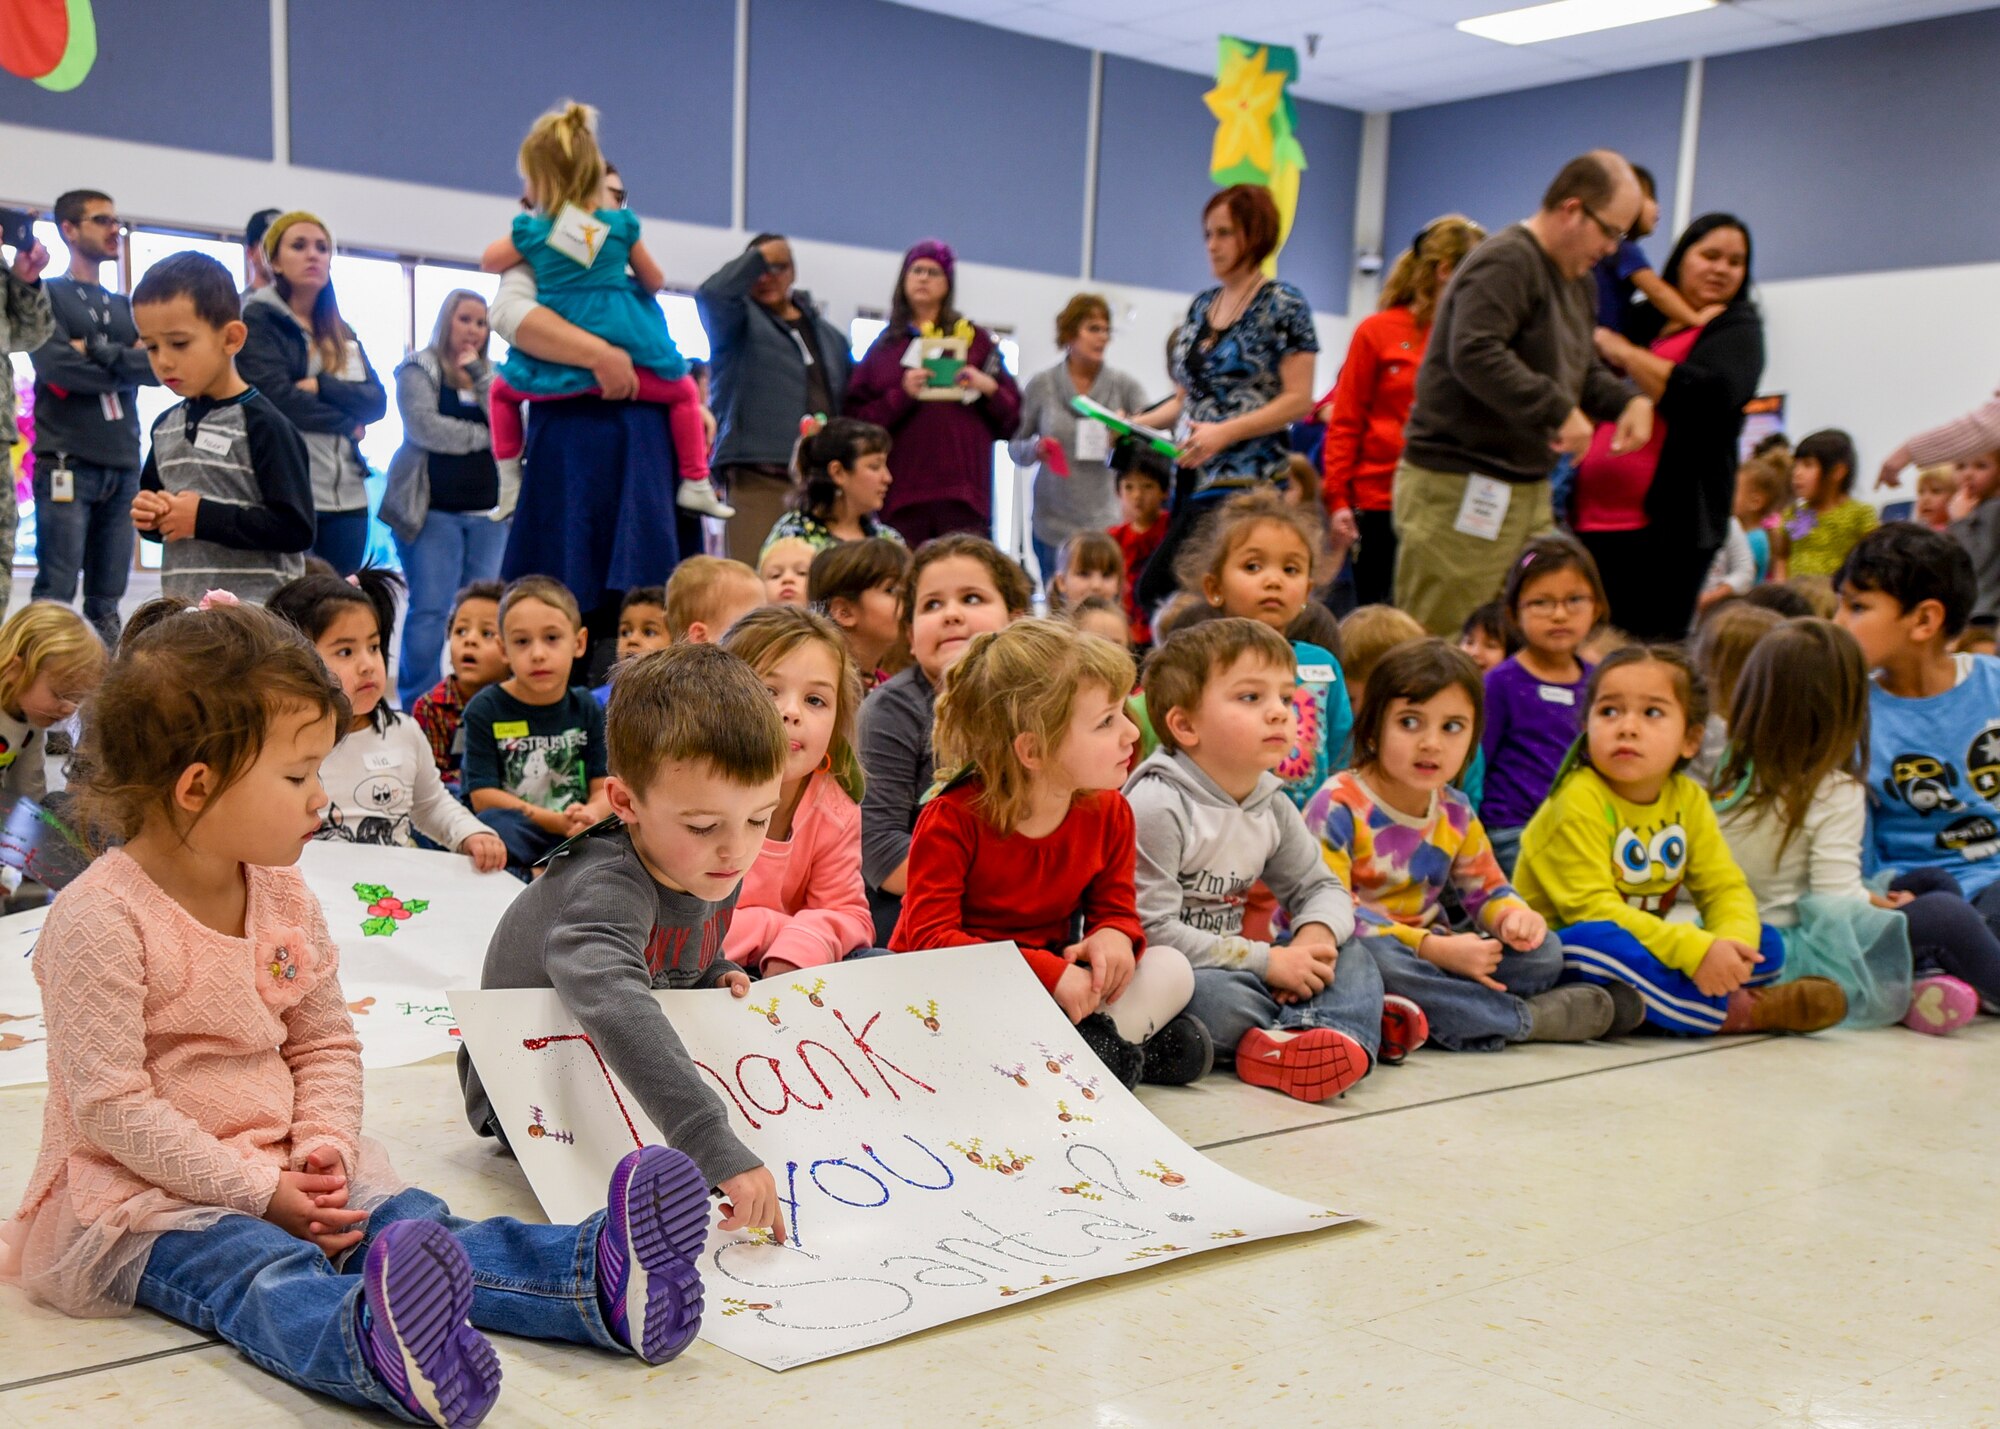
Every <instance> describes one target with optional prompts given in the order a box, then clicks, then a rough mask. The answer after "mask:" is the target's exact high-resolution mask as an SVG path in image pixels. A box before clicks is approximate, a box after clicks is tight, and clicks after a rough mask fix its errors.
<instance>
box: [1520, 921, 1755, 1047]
mask: <svg viewBox="0 0 2000 1429" xmlns="http://www.w3.org/2000/svg"><path fill="white" fill-rule="evenodd" d="M1556 936H1557V937H1558V938H1559V939H1560V940H1561V941H1562V947H1563V981H1564V982H1588V983H1595V984H1596V985H1597V986H1599V987H1602V986H1604V985H1605V984H1606V983H1609V982H1622V983H1629V984H1630V985H1631V986H1633V987H1635V988H1637V989H1638V990H1639V996H1640V998H1641V999H1643V1000H1644V1002H1645V1004H1646V1021H1647V1022H1648V1023H1650V1024H1651V1025H1652V1026H1654V1027H1657V1028H1659V1029H1660V1030H1661V1031H1663V1032H1678V1033H1679V1034H1681V1035H1682V1036H1684V1037H1712V1036H1714V1035H1715V1034H1716V1033H1718V1032H1720V1031H1721V1030H1722V1024H1723V1021H1724V1019H1725V1018H1727V1017H1728V1015H1729V999H1728V998H1727V997H1710V996H1709V995H1708V994H1707V993H1705V992H1703V991H1702V990H1701V989H1700V988H1698V987H1696V986H1695V985H1694V979H1693V978H1691V977H1689V976H1688V975H1687V974H1686V973H1684V972H1682V971H1681V970H1680V969H1678V968H1670V967H1668V966H1667V965H1666V964H1665V963H1663V962H1661V961H1660V960H1659V959H1658V958H1656V957H1654V956H1653V955H1652V954H1651V953H1650V952H1648V951H1647V950H1646V945H1645V944H1644V943H1642V942H1640V941H1639V940H1638V939H1637V938H1635V937H1633V936H1632V935H1631V934H1630V933H1628V932H1626V931H1625V930H1624V929H1623V928H1621V927H1619V926H1618V925H1617V924H1616V923H1613V922H1611V921H1610V920H1609V919H1606V920H1604V921H1603V922H1593V923H1578V924H1575V925H1574V926H1572V927H1568V928H1562V929H1559V930H1558V931H1557V933H1556ZM1757 951H1758V952H1759V953H1760V954H1762V955H1763V959H1764V960H1763V961H1762V962H1760V963H1758V964H1757V971H1756V972H1754V973H1752V974H1751V975H1750V981H1749V982H1748V983H1746V984H1745V986H1746V987H1762V986H1764V985H1765V984H1766V983H1773V982H1776V981H1777V980H1778V978H1779V977H1780V976H1781V975H1782V974H1783V973H1784V971H1785V940H1784V939H1783V938H1781V937H1779V936H1778V930H1777V929H1776V928H1773V927H1771V926H1770V925H1768V924H1766V925H1765V927H1764V930H1763V936H1762V937H1761V938H1759V940H1758V943H1757Z"/></svg>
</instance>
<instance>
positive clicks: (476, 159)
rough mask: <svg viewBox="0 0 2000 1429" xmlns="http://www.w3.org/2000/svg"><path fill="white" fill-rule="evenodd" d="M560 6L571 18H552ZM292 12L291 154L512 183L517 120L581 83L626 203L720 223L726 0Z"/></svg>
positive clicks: (403, 175)
mask: <svg viewBox="0 0 2000 1429" xmlns="http://www.w3.org/2000/svg"><path fill="white" fill-rule="evenodd" d="M255 6H256V8H257V9H258V10H259V11H260V12H261V11H263V10H264V8H265V6H264V4H263V0H255ZM162 8H163V9H165V8H174V9H179V8H180V7H179V6H174V7H165V6H163V7H162ZM559 14H567V15H570V16H572V17H574V18H575V19H576V21H577V23H578V24H579V25H580V26H581V27H582V28H581V31H580V32H579V33H577V34H573V35H567V36H564V35H558V34H556V33H553V32H552V31H551V28H550V27H551V23H552V17H553V16H556V15H559ZM290 17H291V21H290V23H291V129H292V162H293V163H295V164H304V165H308V166H311V167H314V168H322V169H336V170H339V171H341V172H343V173H355V174H370V175H377V176H380V177H383V178H390V179H404V180H408V181H409V182H412V183H421V184H438V185H443V186H448V187H452V188H461V189H473V190H477V191H479V192H482V193H497V194H518V193H519V192H520V191H521V181H520V179H519V178H518V177H517V176H516V174H515V170H514V156H515V151H516V150H517V148H518V147H519V145H520V141H521V138H522V136H524V135H525V134H526V133H527V132H528V126H529V125H530V124H531V123H533V122H534V119H535V116H536V115H538V114H540V113H541V112H542V111H543V110H545V109H548V108H550V107H552V106H553V105H554V104H556V103H557V102H558V101H560V100H564V99H581V100H584V101H586V102H588V103H591V104H595V105H597V106H598V108H599V109H601V110H602V111H603V137H604V147H605V151H606V152H607V153H608V154H609V155H610V156H611V158H612V159H613V160H614V161H616V163H617V164H618V168H619V172H620V173H621V174H622V175H623V176H624V178H625V181H626V184H627V186H628V188H629V189H630V191H631V193H632V196H633V202H634V204H635V206H637V207H639V208H641V209H643V210H644V211H645V212H647V213H653V214H660V215H662V216H665V217H669V218H677V219H684V220H686V221H688V222H690V223H707V224H715V225H717V226H721V227H726V226H727V225H728V223H729V188H730V181H729V162H730V122H731V114H732V113H733V105H732V99H731V96H732V93H733V90H734V84H735V76H734V74H733V70H732V66H731V63H730V55H731V53H732V51H733V49H734V47H735V35H736V7H735V5H734V3H733V0H674V3H673V4H672V5H671V6H661V5H657V4H653V3H650V0H591V3H590V4H589V5H588V6H587V7H583V8H578V7H574V6H572V7H567V8H565V7H561V6H554V5H550V4H549V3H547V0H482V3H481V4H479V5H476V6H464V5H442V4H436V3H429V0H420V3H414V4H413V3H410V2H409V0H291V4H290ZM268 68H269V66H268V63H267V64H266V66H265V70H266V71H268ZM817 88H818V86H815V89H817ZM205 98H206V96H205V95H204V99H205ZM268 127H269V126H268V125H267V126H266V128H267V130H268ZM495 236H496V237H498V236H499V235H497V234H496V235H495Z"/></svg>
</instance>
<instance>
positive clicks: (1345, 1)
mask: <svg viewBox="0 0 2000 1429" xmlns="http://www.w3.org/2000/svg"><path fill="white" fill-rule="evenodd" d="M895 3H897V4H902V5H907V6H910V7H911V8H913V9H918V10H930V11H934V12H936V13H938V14H943V15H951V16H955V17H956V18H958V19H961V20H974V21H977V22H978V23H980V24H983V25H997V26H999V27H1000V28H1002V29H1007V30H1018V31H1020V32H1021V33H1022V34H1027V35H1038V36H1040V37H1042V38H1043V39H1049V40H1062V41H1064V42H1066V43H1069V44H1074V45H1082V46H1084V47H1085V48H1087V49H1096V50H1103V51H1105V52H1106V53H1107V54H1117V55H1126V56H1129V57H1131V58H1133V59H1141V60H1147V61H1149V62H1151V63H1153V64H1160V65H1167V66H1170V67H1172V68H1174V69H1184V70H1190V71H1193V72H1194V73H1197V74H1213V73H1214V72H1215V40H1216V36H1217V34H1218V33H1223V32H1226V33H1228V34H1232V35H1238V36H1241V37H1243V38H1245V39H1252V40H1262V41H1265V42H1267V43H1269V44H1287V45H1291V46H1293V47H1295V48H1296V49H1297V50H1298V52H1299V63H1300V69H1301V74H1300V76H1299V82H1298V83H1297V84H1296V85H1295V86H1294V87H1293V89H1294V92H1295V93H1296V94H1298V95H1300V96H1301V97H1303V98H1307V99H1319V100H1324V101H1326V102H1327V103H1330V104H1344V105H1346V106H1348V107H1349V108H1352V109H1362V110H1376V109H1408V108H1411V107H1413V106H1416V105H1420V104H1437V103H1440V102H1443V101H1445V100H1452V99H1469V98H1471V97H1473V96H1474V95H1480V94H1497V93H1500V92H1501V91H1504V90H1510V89H1529V88H1532V87H1534V86H1536V85H1541V84H1555V83H1558V82H1560V81H1562V80H1568V79H1583V78H1586V77H1588V76H1590V75H1599V74H1612V73H1615V72H1617V71H1619V70H1628V69H1640V68H1643V67H1645V66H1647V65H1656V64H1666V63H1670V62H1672V61H1675V60H1686V59H1692V58H1693V57H1694V56H1696V55H1714V54H1726V53H1728V52H1730V51H1732V50H1752V49H1760V48H1762V47H1764V46H1766V45H1784V44H1791V43H1792V42H1794V41H1797V40H1809V39H1812V38H1813V37H1814V36H1816V35H1838V34H1844V33H1847V32H1850V31H1854V30H1872V29H1878V28H1880V27H1882V26H1884V25H1895V24H1901V23H1904V22H1906V21H1910V20H1923V19H1929V18H1931V17H1933V16H1938V15H1954V14H1960V13H1963V12H1965V11H1969V10H1986V9H1992V8H1995V6H1994V4H1993V0H1724V3H1723V4H1721V5H1720V6H1718V7H1717V8H1715V9H1713V10H1706V11H1703V12H1701V13H1698V14H1694V15H1682V16H1678V17H1676V18H1673V19H1668V20H1655V21H1652V22H1651V23H1649V24H1644V25H1630V26H1626V27H1624V28H1622V29H1616V30H1603V31H1600V32H1598V33H1596V34H1592V35H1578V36H1576V37H1574V38H1572V39H1567V40H1551V41H1548V42H1546V43H1544V44H1539V45H1526V46H1520V47H1516V46H1512V45H1503V44H1500V43H1499V42H1498V41H1495V40H1483V39H1480V38H1478V37H1476V36H1473V35H1466V34H1461V33H1460V32H1459V31H1457V30H1455V29H1453V28H1452V27H1453V25H1454V24H1455V23H1456V22H1458V21H1459V20H1464V19H1469V18H1470V17H1472V16H1474V15H1485V14H1490V13H1492V12H1493V11H1495V10H1509V9H1513V8H1515V7H1516V6H1517V5H1519V4H1525V3H1530V0H1368V3H1364V0H1228V3H1226V4H1225V3H1219V0H1205V3H1204V2H1203V0H895ZM1308 34H1317V35H1318V36H1319V37H1320V41H1319V52H1318V54H1317V55H1314V56H1310V57H1309V56H1308V55H1307V54H1306V36H1307V35H1308Z"/></svg>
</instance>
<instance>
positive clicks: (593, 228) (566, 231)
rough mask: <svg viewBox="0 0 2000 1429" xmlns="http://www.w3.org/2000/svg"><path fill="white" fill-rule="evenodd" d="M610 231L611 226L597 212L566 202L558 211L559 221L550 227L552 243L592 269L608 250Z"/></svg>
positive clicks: (574, 260) (551, 245)
mask: <svg viewBox="0 0 2000 1429" xmlns="http://www.w3.org/2000/svg"><path fill="white" fill-rule="evenodd" d="M609 232H610V227H609V225H608V224H606V223H605V222H604V220H603V219H601V218H599V217H598V216H597V215H596V214H594V213H588V212H586V211H585V210H583V209H581V208H578V207H577V206H576V205H575V204H573V203H566V204H564V205H563V206H562V207H561V208H560V209H558V210H556V217H555V222H554V223H553V224H551V225H550V226H549V236H548V245H549V247H551V248H553V249H554V250H555V251H556V252H558V253H560V254H562V255H563V257H565V258H567V259H569V260H570V261H572V262H574V263H576V264H577V265H578V266H580V267H584V268H588V267H589V266H590V265H591V264H593V263H595V262H596V261H597V255H598V254H600V253H602V252H603V251H604V239H605V235H606V234H607V233H609Z"/></svg>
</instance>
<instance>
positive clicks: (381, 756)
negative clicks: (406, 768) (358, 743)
mask: <svg viewBox="0 0 2000 1429" xmlns="http://www.w3.org/2000/svg"><path fill="white" fill-rule="evenodd" d="M361 767H362V768H364V769H366V770H368V771H369V772H370V773H375V774H379V773H381V772H382V771H383V770H385V769H394V768H395V767H396V756H395V755H394V754H392V753H390V752H389V751H388V750H386V749H378V750H376V751H375V752H374V753H372V754H364V755H362V756H361Z"/></svg>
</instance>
